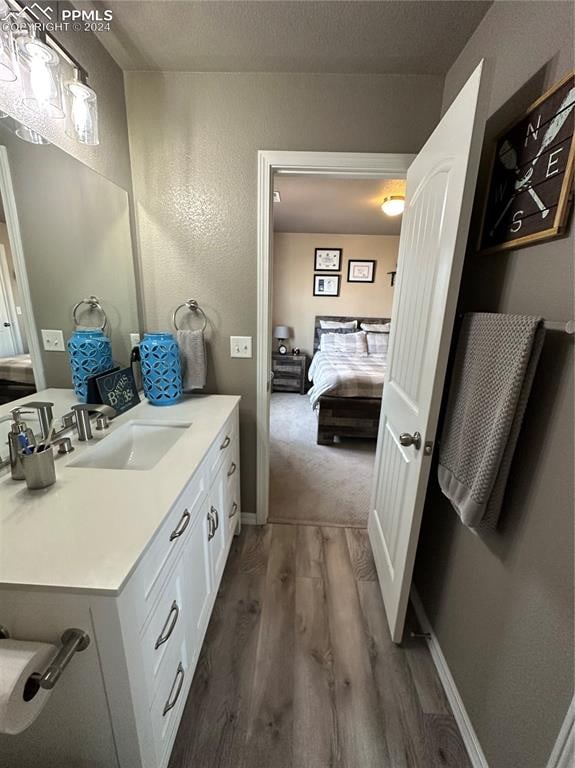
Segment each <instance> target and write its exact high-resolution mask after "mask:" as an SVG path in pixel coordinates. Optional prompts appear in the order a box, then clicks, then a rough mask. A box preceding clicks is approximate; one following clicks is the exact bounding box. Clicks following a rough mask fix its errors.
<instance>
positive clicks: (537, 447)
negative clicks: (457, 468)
mask: <svg viewBox="0 0 575 768" xmlns="http://www.w3.org/2000/svg"><path fill="white" fill-rule="evenodd" d="M573 14H574V6H573V5H572V4H571V3H554V2H542V3H539V2H513V3H510V2H501V3H495V4H494V5H493V7H492V8H491V9H490V11H489V12H488V13H487V15H486V17H485V19H484V20H483V22H482V23H481V24H480V26H479V27H478V29H477V31H476V32H475V34H474V35H473V37H472V38H471V39H470V41H469V43H468V45H467V46H466V47H465V49H464V50H463V52H462V53H461V55H460V57H459V58H458V60H457V61H456V62H455V64H454V65H453V67H452V68H451V70H450V71H449V73H448V75H447V78H446V83H445V90H444V103H443V109H444V110H445V109H446V108H447V106H448V105H449V103H450V102H451V101H452V99H453V97H454V96H455V95H456V93H457V91H458V89H459V88H460V86H461V85H462V84H463V83H464V81H465V79H466V78H467V77H468V75H469V74H470V73H471V71H472V70H473V69H474V67H475V65H476V63H477V62H478V60H479V59H480V58H481V57H483V56H485V57H493V58H494V64H495V73H494V83H493V91H492V96H491V104H490V110H489V111H490V119H489V123H488V126H487V137H486V142H485V145H486V149H485V152H484V156H483V160H482V166H481V172H480V180H479V184H478V190H477V195H476V204H475V211H476V215H475V220H474V222H473V224H472V232H471V236H470V244H471V243H475V242H476V236H477V231H478V222H477V214H478V213H479V212H480V210H481V204H482V201H483V196H484V192H485V185H486V173H487V168H488V163H489V148H490V147H491V146H492V143H491V140H492V139H493V136H494V135H495V133H496V132H497V131H498V130H500V129H502V128H504V127H505V125H506V124H507V123H508V122H509V121H510V120H511V119H512V118H513V117H514V116H515V115H517V114H520V113H521V110H522V109H523V108H524V107H526V106H527V105H528V104H529V103H530V102H531V101H533V100H534V98H536V97H537V96H538V95H540V94H541V93H543V92H544V90H545V89H546V88H547V87H549V86H551V85H552V84H553V83H554V82H556V81H557V80H558V79H559V78H560V77H561V76H562V75H564V74H565V73H566V72H567V71H568V70H569V69H571V68H572V67H573V44H574V40H573V30H574V16H573ZM570 232H571V233H570V236H569V237H568V238H567V239H562V240H555V241H552V242H550V243H547V244H544V245H537V246H533V247H531V248H525V249H522V250H517V251H513V252H510V253H506V254H504V253H502V254H497V255H493V256H489V257H479V256H477V255H475V254H474V253H473V248H472V247H470V248H469V253H468V257H467V262H466V269H465V272H464V278H463V289H462V305H463V309H464V310H470V309H481V310H487V311H496V312H519V313H526V314H541V315H542V316H543V317H546V318H549V319H555V320H567V319H571V318H573V317H574V307H573V258H574V245H575V242H574V236H573V225H571V229H570ZM573 461H574V460H573V343H572V339H570V337H568V336H566V335H559V334H553V335H551V334H549V335H548V339H547V341H546V343H545V349H544V352H543V355H542V358H541V362H540V364H539V371H538V374H537V378H536V381H535V383H534V387H533V391H532V395H531V399H530V402H529V406H528V410H527V415H526V418H525V423H524V427H523V430H522V433H521V436H520V441H519V447H518V450H517V454H516V457H515V461H514V464H513V467H512V471H511V476H510V479H509V484H508V488H507V493H506V497H505V502H504V508H503V515H502V521H501V528H500V530H499V531H498V532H497V533H494V534H492V535H490V536H488V537H481V538H479V537H478V536H475V535H473V534H472V533H470V532H469V531H468V530H467V529H465V528H464V527H463V526H462V525H461V524H460V523H459V522H458V518H457V517H456V514H455V512H454V511H453V510H452V509H451V507H450V505H449V503H448V502H447V501H446V499H445V498H444V497H443V496H442V495H441V494H440V492H439V490H438V487H437V484H436V482H433V481H432V485H431V487H430V491H429V494H428V499H427V505H426V510H425V515H424V524H423V530H422V536H421V540H420V548H419V552H418V556H417V563H416V576H415V581H416V585H417V588H418V591H419V593H420V595H421V597H422V599H423V603H424V606H425V609H426V611H427V613H428V615H429V617H430V619H431V622H432V624H433V626H434V629H435V632H436V633H437V635H438V638H439V642H440V644H441V647H442V649H443V652H444V654H445V656H446V658H447V662H448V664H449V667H450V669H451V671H452V673H453V675H454V677H455V681H456V683H457V686H458V688H459V691H460V693H461V695H462V697H463V700H464V703H465V706H466V708H467V711H468V713H469V715H470V717H471V720H472V722H473V725H474V727H475V730H476V731H477V734H478V737H479V740H480V742H481V744H482V747H483V750H484V751H485V754H486V756H487V759H488V761H489V765H490V768H512V767H513V768H515V766H521V768H542V766H544V765H545V764H546V762H547V758H548V756H549V752H550V751H551V748H552V745H553V743H554V741H555V738H556V737H557V734H558V731H559V728H560V726H561V722H562V720H563V718H564V716H565V713H566V710H567V707H568V704H569V701H570V699H571V696H572V693H573V618H574V617H573V600H574V594H573V583H574V579H573V576H574V574H573V507H574V501H573ZM435 477H436V474H435V473H433V478H435Z"/></svg>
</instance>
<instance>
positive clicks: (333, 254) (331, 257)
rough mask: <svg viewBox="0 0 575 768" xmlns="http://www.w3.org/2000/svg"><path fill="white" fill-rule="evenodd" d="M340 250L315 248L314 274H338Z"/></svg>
mask: <svg viewBox="0 0 575 768" xmlns="http://www.w3.org/2000/svg"><path fill="white" fill-rule="evenodd" d="M342 253H343V250H342V249H341V248H316V249H315V263H314V269H315V271H316V272H339V271H340V269H341V254H342Z"/></svg>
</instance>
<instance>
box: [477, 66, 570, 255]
mask: <svg viewBox="0 0 575 768" xmlns="http://www.w3.org/2000/svg"><path fill="white" fill-rule="evenodd" d="M574 163H575V72H570V73H569V74H568V75H566V76H565V77H564V78H563V79H562V80H560V81H559V82H558V83H557V84H556V85H554V86H553V88H551V89H550V90H549V91H547V93H545V94H543V96H541V98H540V99H538V100H537V101H536V102H535V103H534V104H532V105H531V106H530V107H529V109H528V110H527V112H526V113H525V115H523V116H522V117H520V118H519V119H518V120H517V121H516V122H515V123H513V124H512V125H511V126H509V128H507V129H506V130H505V131H503V133H501V134H500V135H499V136H498V137H497V139H496V142H495V152H494V157H493V164H492V168H491V177H490V181H489V187H488V191H487V198H486V200H485V207H484V212H483V222H482V227H481V235H480V242H479V250H480V251H481V252H482V253H494V252H496V251H503V250H508V249H511V248H522V247H524V246H527V245H533V244H534V243H538V242H541V241H543V240H550V239H551V238H554V237H558V236H560V235H562V234H563V232H564V231H565V227H566V225H567V219H568V215H569V209H570V206H571V204H572V198H573V189H572V185H573V167H574Z"/></svg>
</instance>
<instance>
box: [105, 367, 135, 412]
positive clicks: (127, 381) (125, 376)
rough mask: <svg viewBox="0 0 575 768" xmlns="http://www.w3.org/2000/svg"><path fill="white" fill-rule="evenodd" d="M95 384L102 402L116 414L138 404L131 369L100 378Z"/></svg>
mask: <svg viewBox="0 0 575 768" xmlns="http://www.w3.org/2000/svg"><path fill="white" fill-rule="evenodd" d="M96 383H97V385H98V391H99V392H100V398H101V400H102V402H103V403H105V404H106V405H111V406H112V408H113V409H114V410H115V411H116V413H117V414H120V413H124V412H125V411H129V410H130V408H133V407H134V406H135V405H138V403H139V402H140V396H139V395H138V389H137V387H136V382H135V380H134V374H133V372H132V369H131V368H122V369H120V370H119V371H115V372H114V373H109V374H105V375H104V376H100V377H99V378H98V380H97V382H96Z"/></svg>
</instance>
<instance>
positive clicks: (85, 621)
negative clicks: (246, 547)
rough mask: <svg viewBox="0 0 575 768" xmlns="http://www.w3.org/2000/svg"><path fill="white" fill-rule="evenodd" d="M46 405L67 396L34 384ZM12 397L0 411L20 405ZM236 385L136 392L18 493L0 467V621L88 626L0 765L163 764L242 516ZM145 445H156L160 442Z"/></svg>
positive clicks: (58, 407)
mask: <svg viewBox="0 0 575 768" xmlns="http://www.w3.org/2000/svg"><path fill="white" fill-rule="evenodd" d="M34 399H36V400H37V399H43V400H50V401H52V402H54V403H55V411H56V412H58V411H59V412H60V413H62V412H64V411H65V410H68V409H69V407H70V405H72V404H73V403H74V402H75V400H74V398H73V394H72V393H71V392H70V391H68V390H46V391H44V392H40V393H38V394H37V395H34ZM24 403H25V400H22V401H17V402H14V403H11V404H10V406H4V407H3V408H2V409H0V416H1V415H2V414H4V413H7V412H8V409H9V407H10V408H11V407H15V406H19V405H23V404H24ZM238 404H239V398H238V397H233V396H219V395H210V396H195V397H191V398H185V399H184V400H183V401H182V402H181V403H179V404H177V405H174V406H171V407H169V408H154V407H152V406H150V405H149V404H147V403H145V402H143V403H141V404H140V405H138V406H136V407H135V408H133V409H132V410H131V411H129V412H127V413H125V414H123V415H122V416H119V417H117V418H116V419H114V420H113V421H112V422H111V424H110V428H109V429H108V430H106V431H104V432H102V433H101V434H99V433H95V436H96V435H97V437H96V439H95V440H93V441H91V442H87V443H84V444H81V443H78V441H77V439H75V440H74V447H75V449H76V450H74V452H73V453H71V454H69V455H68V456H62V457H58V458H57V460H56V473H57V482H56V484H55V485H54V486H52V487H51V488H48V489H46V490H43V491H37V492H30V491H28V490H27V489H26V487H25V484H24V483H22V482H15V481H13V480H11V478H10V474H9V472H8V473H5V474H3V475H2V476H0V625H3V626H4V627H5V628H6V629H7V630H8V631H9V633H10V636H11V637H13V638H16V639H22V640H40V641H44V642H51V643H55V644H58V642H59V638H60V635H61V634H62V632H63V631H64V630H65V629H66V628H68V627H76V628H79V629H82V630H84V631H85V632H87V633H88V634H89V635H90V639H91V642H90V645H89V647H88V648H87V649H86V650H84V651H82V652H81V653H77V654H75V656H74V658H73V659H72V660H71V662H70V664H69V665H68V667H67V668H66V670H65V671H64V673H63V675H62V677H61V679H60V680H59V681H58V683H57V684H56V686H55V687H54V689H53V692H52V695H51V697H50V699H49V700H48V702H47V704H46V706H45V708H44V709H43V711H42V712H41V713H40V715H39V717H38V718H37V720H36V721H35V722H34V723H33V724H32V726H30V728H28V729H27V730H26V731H24V732H23V733H21V734H20V735H17V736H7V735H0V764H1V765H2V766H6V768H28V767H31V766H34V768H39V767H40V766H41V768H63V766H66V768H80V767H86V768H87V767H88V766H89V767H90V768H164V766H166V765H167V763H168V760H169V757H170V753H171V750H172V746H173V742H174V739H175V735H176V731H177V728H178V724H179V722H180V719H181V716H182V711H183V708H184V704H185V701H186V698H187V695H188V692H189V689H190V685H191V682H192V677H193V674H194V669H195V666H196V663H197V660H198V655H199V652H200V649H201V646H202V642H203V639H204V635H205V631H206V628H207V625H208V621H209V618H210V614H211V612H212V608H213V605H214V600H215V597H216V594H217V591H218V587H219V584H220V580H221V577H222V573H223V570H224V566H225V563H226V559H227V556H228V552H229V550H230V546H231V542H232V537H233V535H234V533H236V532H237V531H238V530H239V525H240V473H239V423H238ZM158 445H159V447H158Z"/></svg>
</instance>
